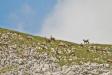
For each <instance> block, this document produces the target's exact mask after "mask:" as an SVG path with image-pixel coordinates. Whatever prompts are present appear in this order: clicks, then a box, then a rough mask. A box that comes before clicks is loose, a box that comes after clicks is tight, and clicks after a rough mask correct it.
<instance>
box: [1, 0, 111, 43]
mask: <svg viewBox="0 0 112 75" xmlns="http://www.w3.org/2000/svg"><path fill="white" fill-rule="evenodd" d="M0 27H3V28H10V29H14V30H17V31H22V32H26V33H29V34H33V35H42V36H47V37H49V36H50V35H52V36H54V37H56V38H57V39H62V40H68V41H72V42H76V43H80V42H82V39H90V41H91V42H95V43H111V44H112V0H24V1H23V0H0Z"/></svg>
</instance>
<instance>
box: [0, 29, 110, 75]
mask: <svg viewBox="0 0 112 75" xmlns="http://www.w3.org/2000/svg"><path fill="white" fill-rule="evenodd" d="M111 63H112V45H105V44H86V45H80V44H76V43H71V42H67V41H62V40H56V39H55V38H49V39H48V38H44V37H39V36H32V35H28V34H24V33H19V32H16V31H11V30H7V29H2V28H0V75H112V64H111Z"/></svg>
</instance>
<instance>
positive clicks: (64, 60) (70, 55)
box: [0, 28, 112, 66]
mask: <svg viewBox="0 0 112 75" xmlns="http://www.w3.org/2000/svg"><path fill="white" fill-rule="evenodd" d="M7 32H11V33H16V34H17V36H14V39H13V40H11V41H12V42H11V44H17V46H21V45H23V44H25V45H28V46H31V45H32V44H33V43H35V44H36V46H39V45H38V43H40V44H46V46H48V49H46V50H45V49H44V50H42V49H40V50H39V49H38V50H37V52H39V53H45V52H46V53H48V54H49V56H53V57H55V58H56V59H57V60H56V62H57V63H59V64H60V65H61V66H63V65H65V64H68V65H70V64H74V63H75V64H81V63H82V62H88V61H89V62H96V63H107V60H108V59H112V45H109V44H90V45H87V46H86V45H85V47H82V48H81V47H80V45H79V44H76V43H73V42H68V41H63V40H56V41H52V42H50V43H47V42H46V38H45V37H40V36H33V35H29V34H26V33H20V32H17V31H12V30H8V29H2V28H0V33H2V34H4V33H7ZM18 35H20V37H21V38H22V39H20V38H18V37H19V36H18ZM28 36H30V37H32V39H29V38H28ZM9 38H13V37H9ZM60 42H62V43H64V44H65V45H71V46H69V47H68V48H59V47H58V45H59V44H60ZM89 46H98V47H101V48H105V47H107V48H109V50H108V51H109V52H110V54H106V53H102V52H93V51H89V52H88V49H89ZM52 48H54V49H55V50H56V49H57V48H58V52H61V53H59V54H56V52H55V51H52ZM68 49H69V50H70V51H71V52H69V51H67V50H68ZM22 52H23V49H17V54H19V55H21V53H22ZM76 58H77V59H76Z"/></svg>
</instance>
